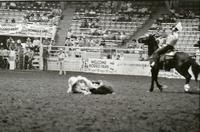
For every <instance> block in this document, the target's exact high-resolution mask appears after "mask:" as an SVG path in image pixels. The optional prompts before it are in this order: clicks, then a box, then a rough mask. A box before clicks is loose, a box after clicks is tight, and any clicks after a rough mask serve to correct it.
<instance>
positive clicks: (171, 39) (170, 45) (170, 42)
mask: <svg viewBox="0 0 200 132" xmlns="http://www.w3.org/2000/svg"><path fill="white" fill-rule="evenodd" d="M178 31H182V25H181V23H180V22H179V23H178V24H177V25H176V26H175V27H173V28H172V29H171V33H169V34H168V36H167V39H166V46H164V47H162V48H160V49H158V50H156V51H155V52H154V53H153V57H152V58H153V61H152V62H151V64H150V65H151V67H153V66H154V65H155V64H156V63H157V62H158V61H159V58H160V55H162V54H165V53H166V52H167V51H169V50H173V49H174V46H175V45H176V43H177V41H178Z"/></svg>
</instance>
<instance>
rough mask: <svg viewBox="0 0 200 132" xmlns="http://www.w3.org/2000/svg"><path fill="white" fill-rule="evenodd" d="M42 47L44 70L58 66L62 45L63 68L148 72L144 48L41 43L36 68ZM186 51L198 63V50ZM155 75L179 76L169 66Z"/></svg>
mask: <svg viewBox="0 0 200 132" xmlns="http://www.w3.org/2000/svg"><path fill="white" fill-rule="evenodd" d="M43 48H48V51H49V58H48V70H54V71H57V70H59V68H58V59H57V55H58V52H59V50H60V49H61V48H62V49H63V50H64V52H65V54H66V58H65V61H64V65H65V66H64V68H65V70H66V71H75V72H88V73H98V74H120V75H139V76H150V75H151V74H150V66H149V62H148V60H147V59H148V57H147V49H120V48H119V49H118V48H103V47H66V46H44V47H43V46H42V47H41V48H40V55H39V59H38V60H39V62H38V64H39V68H40V70H42V68H43V62H42V60H43V59H42V52H43ZM190 54H192V55H194V56H196V60H197V62H198V63H199V64H200V52H199V51H198V52H196V53H194V52H193V53H190ZM190 72H191V70H190ZM159 76H160V77H167V78H183V77H182V76H180V75H179V73H177V72H176V71H175V70H173V69H172V70H171V71H170V72H166V71H161V72H160V73H159Z"/></svg>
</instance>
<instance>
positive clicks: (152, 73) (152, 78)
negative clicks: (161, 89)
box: [149, 67, 155, 92]
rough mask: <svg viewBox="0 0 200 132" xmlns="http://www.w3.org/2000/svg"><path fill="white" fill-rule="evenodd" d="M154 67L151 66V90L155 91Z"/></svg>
mask: <svg viewBox="0 0 200 132" xmlns="http://www.w3.org/2000/svg"><path fill="white" fill-rule="evenodd" d="M154 74H155V73H154V67H152V68H151V87H150V89H149V92H153V89H154V80H155V75H154Z"/></svg>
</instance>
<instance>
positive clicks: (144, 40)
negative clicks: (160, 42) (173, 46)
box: [138, 34, 157, 45]
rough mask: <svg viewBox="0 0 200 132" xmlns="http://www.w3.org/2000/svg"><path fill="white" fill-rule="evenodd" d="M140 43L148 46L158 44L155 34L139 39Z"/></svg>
mask: <svg viewBox="0 0 200 132" xmlns="http://www.w3.org/2000/svg"><path fill="white" fill-rule="evenodd" d="M138 42H139V43H144V44H146V45H149V44H152V43H154V44H155V43H157V41H156V38H155V34H149V35H147V36H144V37H140V38H139V39H138Z"/></svg>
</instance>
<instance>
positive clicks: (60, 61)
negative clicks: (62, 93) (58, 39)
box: [58, 48, 66, 75]
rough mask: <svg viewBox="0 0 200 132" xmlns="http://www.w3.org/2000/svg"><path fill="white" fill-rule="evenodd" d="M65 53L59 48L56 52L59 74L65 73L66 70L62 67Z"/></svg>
mask: <svg viewBox="0 0 200 132" xmlns="http://www.w3.org/2000/svg"><path fill="white" fill-rule="evenodd" d="M65 57H66V54H65V53H64V51H63V49H62V48H61V49H60V50H59V53H58V64H59V75H62V73H64V75H66V71H65V68H64V60H65Z"/></svg>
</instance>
